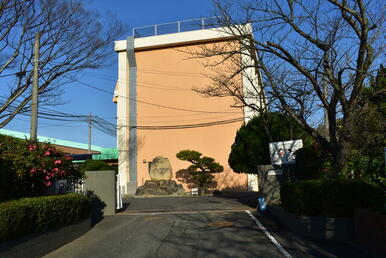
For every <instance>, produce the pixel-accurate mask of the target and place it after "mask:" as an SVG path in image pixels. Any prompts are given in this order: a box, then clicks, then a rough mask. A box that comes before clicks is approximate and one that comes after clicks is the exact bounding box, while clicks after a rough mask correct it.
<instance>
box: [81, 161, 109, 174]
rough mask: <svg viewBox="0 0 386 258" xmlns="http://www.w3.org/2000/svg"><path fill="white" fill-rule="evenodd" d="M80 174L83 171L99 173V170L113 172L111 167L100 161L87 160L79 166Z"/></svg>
mask: <svg viewBox="0 0 386 258" xmlns="http://www.w3.org/2000/svg"><path fill="white" fill-rule="evenodd" d="M79 170H80V171H81V172H85V171H101V170H115V169H114V168H113V167H112V166H110V165H109V164H107V163H106V162H103V161H101V160H92V159H88V160H86V161H85V162H83V163H82V164H81V165H80V166H79Z"/></svg>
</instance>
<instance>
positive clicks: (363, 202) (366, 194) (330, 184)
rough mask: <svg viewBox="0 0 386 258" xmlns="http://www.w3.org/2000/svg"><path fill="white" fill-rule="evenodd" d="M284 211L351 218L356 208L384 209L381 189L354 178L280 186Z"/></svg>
mask: <svg viewBox="0 0 386 258" xmlns="http://www.w3.org/2000/svg"><path fill="white" fill-rule="evenodd" d="M280 194H281V201H282V205H283V207H284V209H286V210H287V211H289V212H291V213H295V214H297V215H301V216H325V217H350V216H352V215H353V211H354V209H356V208H369V209H376V210H381V209H382V208H383V205H384V201H385V196H384V192H383V190H382V188H381V187H379V186H377V185H375V184H372V183H367V182H364V181H359V180H353V179H334V180H305V181H295V182H288V183H285V184H283V185H282V186H281V189H280Z"/></svg>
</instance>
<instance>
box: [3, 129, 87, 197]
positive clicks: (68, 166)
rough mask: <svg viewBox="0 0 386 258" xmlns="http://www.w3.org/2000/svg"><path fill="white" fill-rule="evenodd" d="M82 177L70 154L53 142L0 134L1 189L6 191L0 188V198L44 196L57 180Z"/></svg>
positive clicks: (71, 179) (72, 179)
mask: <svg viewBox="0 0 386 258" xmlns="http://www.w3.org/2000/svg"><path fill="white" fill-rule="evenodd" d="M1 164H3V166H1ZM4 164H5V165H4ZM2 167H3V168H2ZM4 177H5V178H7V180H6V181H4V180H3V178H4ZM81 178H82V174H81V173H80V172H79V171H78V170H77V169H76V168H75V167H74V166H73V164H72V157H71V156H70V155H67V154H65V153H63V152H61V151H59V150H58V149H56V148H55V147H54V146H53V145H52V144H50V143H43V142H37V141H30V140H21V139H17V138H13V137H9V136H4V135H0V181H1V182H0V188H3V189H5V188H6V189H7V190H6V191H7V192H8V193H3V192H5V191H4V190H3V191H2V190H0V199H8V198H15V197H27V196H39V195H44V194H46V193H47V188H48V187H49V186H51V185H52V184H53V183H54V182H55V181H56V180H60V179H66V180H68V181H70V182H75V181H78V180H80V179H81ZM2 184H7V185H4V186H3V185H2ZM7 195H8V196H7Z"/></svg>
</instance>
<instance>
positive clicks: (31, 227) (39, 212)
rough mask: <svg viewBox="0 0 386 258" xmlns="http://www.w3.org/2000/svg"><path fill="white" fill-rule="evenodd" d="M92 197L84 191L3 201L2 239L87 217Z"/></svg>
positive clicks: (1, 204)
mask: <svg viewBox="0 0 386 258" xmlns="http://www.w3.org/2000/svg"><path fill="white" fill-rule="evenodd" d="M89 214H90V200H89V198H87V197H86V196H84V195H81V194H65V195H52V196H42V197H33V198H22V199H19V200H14V201H8V202H3V203H0V229H1V230H0V241H1V240H8V239H12V238H15V237H18V236H22V235H25V234H29V233H33V232H44V231H46V230H47V229H49V228H53V227H57V226H61V225H66V224H70V223H73V222H77V221H79V220H81V219H84V218H87V217H88V216H89Z"/></svg>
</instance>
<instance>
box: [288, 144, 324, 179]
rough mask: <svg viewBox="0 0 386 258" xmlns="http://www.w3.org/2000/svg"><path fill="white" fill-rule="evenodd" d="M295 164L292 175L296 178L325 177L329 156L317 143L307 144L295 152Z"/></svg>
mask: <svg viewBox="0 0 386 258" xmlns="http://www.w3.org/2000/svg"><path fill="white" fill-rule="evenodd" d="M295 155H296V164H295V166H294V168H293V169H292V170H293V171H292V176H293V177H294V178H295V179H298V180H309V179H321V178H325V177H327V175H328V172H329V167H330V166H329V165H330V162H331V157H330V156H329V154H328V153H327V152H325V151H323V149H322V148H321V147H320V146H319V145H318V144H313V145H308V146H305V147H303V148H301V149H299V150H297V151H296V152H295Z"/></svg>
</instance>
